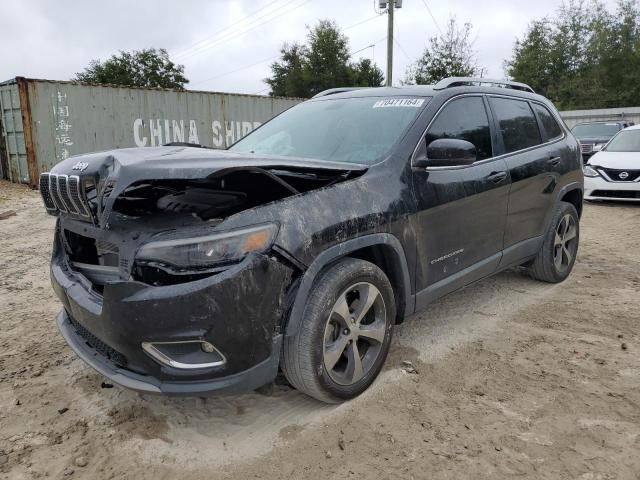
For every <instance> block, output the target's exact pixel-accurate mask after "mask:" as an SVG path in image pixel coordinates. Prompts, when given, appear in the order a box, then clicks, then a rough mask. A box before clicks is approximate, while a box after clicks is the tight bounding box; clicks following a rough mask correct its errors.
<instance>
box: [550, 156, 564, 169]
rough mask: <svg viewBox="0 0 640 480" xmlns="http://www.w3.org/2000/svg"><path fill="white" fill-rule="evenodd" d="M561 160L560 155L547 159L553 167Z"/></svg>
mask: <svg viewBox="0 0 640 480" xmlns="http://www.w3.org/2000/svg"><path fill="white" fill-rule="evenodd" d="M560 160H561V159H560V157H551V158H550V159H549V160H547V163H548V164H549V165H551V166H552V167H555V166H556V165H558V164H559V163H560Z"/></svg>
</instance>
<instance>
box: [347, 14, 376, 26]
mask: <svg viewBox="0 0 640 480" xmlns="http://www.w3.org/2000/svg"><path fill="white" fill-rule="evenodd" d="M379 17H380V15H374V16H373V17H369V18H366V19H364V20H362V21H360V22H357V23H354V24H353V25H349V26H348V27H344V28H343V29H342V30H349V29H351V28H354V27H357V26H358V25H362V24H363V23H367V22H370V21H371V20H373V19H375V18H379Z"/></svg>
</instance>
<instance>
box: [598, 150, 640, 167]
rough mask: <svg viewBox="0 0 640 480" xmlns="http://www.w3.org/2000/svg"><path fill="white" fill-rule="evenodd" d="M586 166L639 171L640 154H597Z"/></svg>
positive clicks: (605, 152)
mask: <svg viewBox="0 0 640 480" xmlns="http://www.w3.org/2000/svg"><path fill="white" fill-rule="evenodd" d="M588 164H589V165H592V166H598V167H604V168H611V169H613V170H640V152H607V151H604V152H598V153H596V154H595V155H594V156H593V157H591V158H590V159H589V162H588Z"/></svg>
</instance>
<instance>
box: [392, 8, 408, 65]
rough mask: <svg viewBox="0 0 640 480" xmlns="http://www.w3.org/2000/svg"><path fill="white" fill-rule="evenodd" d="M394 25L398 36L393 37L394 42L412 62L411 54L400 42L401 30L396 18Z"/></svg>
mask: <svg viewBox="0 0 640 480" xmlns="http://www.w3.org/2000/svg"><path fill="white" fill-rule="evenodd" d="M393 23H394V24H395V27H396V35H394V36H393V41H394V43H395V44H396V46H397V47H398V48H399V49H400V51H401V52H402V53H403V55H404V56H405V57H406V59H407V60H409V61H411V57H409V54H408V53H407V51H406V50H405V49H404V48H403V46H402V45H400V40H398V38H397V37H399V36H400V29H399V28H398V22H397V21H396V20H395V18H394V21H393Z"/></svg>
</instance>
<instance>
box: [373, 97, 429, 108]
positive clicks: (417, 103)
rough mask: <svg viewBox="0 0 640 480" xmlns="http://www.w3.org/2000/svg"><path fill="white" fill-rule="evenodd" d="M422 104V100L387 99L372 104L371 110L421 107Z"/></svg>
mask: <svg viewBox="0 0 640 480" xmlns="http://www.w3.org/2000/svg"><path fill="white" fill-rule="evenodd" d="M423 103H424V98H387V99H385V100H378V101H377V102H376V103H374V104H373V108H386V107H414V108H418V107H421V106H422V104H423Z"/></svg>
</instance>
